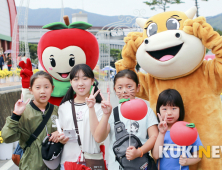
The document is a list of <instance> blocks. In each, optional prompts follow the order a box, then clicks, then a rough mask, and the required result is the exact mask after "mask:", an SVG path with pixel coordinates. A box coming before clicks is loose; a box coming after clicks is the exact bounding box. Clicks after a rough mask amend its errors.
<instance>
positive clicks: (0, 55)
mask: <svg viewBox="0 0 222 170" xmlns="http://www.w3.org/2000/svg"><path fill="white" fill-rule="evenodd" d="M3 66H4V58H3V55H2V54H0V69H1V70H2V67H3Z"/></svg>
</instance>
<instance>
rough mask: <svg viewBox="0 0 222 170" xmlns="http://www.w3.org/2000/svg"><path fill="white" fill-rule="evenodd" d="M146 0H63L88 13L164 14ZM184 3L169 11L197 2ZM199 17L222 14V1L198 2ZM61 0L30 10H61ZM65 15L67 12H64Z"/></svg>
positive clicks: (44, 0)
mask: <svg viewBox="0 0 222 170" xmlns="http://www.w3.org/2000/svg"><path fill="white" fill-rule="evenodd" d="M22 1H23V6H24V4H25V5H26V4H27V1H28V0H15V3H16V6H20V4H21V2H22ZM144 1H146V0H63V6H64V7H69V8H73V9H83V10H85V11H88V12H92V13H97V14H102V15H108V16H116V15H117V16H118V15H133V16H138V13H136V11H140V14H139V16H140V17H151V16H153V15H155V14H158V13H161V12H163V10H162V9H157V10H156V11H153V10H150V7H149V6H148V5H146V4H145V3H143V2H144ZM182 1H183V2H184V3H182V4H179V5H177V4H175V5H170V7H169V8H168V9H167V11H175V10H179V11H183V12H185V11H187V10H188V9H189V8H190V7H192V6H195V0H182ZM198 4H199V7H200V8H199V15H200V16H204V17H208V16H215V15H217V14H220V13H222V0H208V1H207V2H206V1H202V0H198ZM61 7H62V3H61V0H30V4H29V8H32V9H38V8H61ZM64 13H65V11H64Z"/></svg>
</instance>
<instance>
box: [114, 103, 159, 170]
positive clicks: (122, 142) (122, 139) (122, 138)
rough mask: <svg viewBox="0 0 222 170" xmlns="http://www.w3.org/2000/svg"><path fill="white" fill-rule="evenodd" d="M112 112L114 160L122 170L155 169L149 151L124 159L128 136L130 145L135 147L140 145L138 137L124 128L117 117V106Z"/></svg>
mask: <svg viewBox="0 0 222 170" xmlns="http://www.w3.org/2000/svg"><path fill="white" fill-rule="evenodd" d="M113 113H114V120H115V123H114V131H115V137H116V141H115V142H114V144H113V152H114V154H115V156H116V160H117V161H118V162H119V164H120V165H121V166H122V168H123V169H124V170H157V167H156V164H155V162H154V160H153V158H152V157H150V155H149V153H144V154H143V156H142V157H139V158H136V159H134V160H131V161H129V160H127V159H126V150H127V148H128V147H129V136H130V145H131V146H134V147H135V148H136V149H137V148H138V147H141V146H142V143H141V141H140V139H139V138H138V137H137V136H135V135H134V134H129V133H128V132H127V130H126V129H125V125H124V123H123V122H121V121H120V119H119V111H118V106H117V107H115V108H114V109H113Z"/></svg>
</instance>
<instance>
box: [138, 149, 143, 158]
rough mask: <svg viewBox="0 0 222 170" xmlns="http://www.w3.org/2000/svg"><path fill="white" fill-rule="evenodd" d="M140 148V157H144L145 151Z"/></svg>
mask: <svg viewBox="0 0 222 170" xmlns="http://www.w3.org/2000/svg"><path fill="white" fill-rule="evenodd" d="M138 149H139V150H140V151H141V155H140V157H143V151H142V149H141V148H138Z"/></svg>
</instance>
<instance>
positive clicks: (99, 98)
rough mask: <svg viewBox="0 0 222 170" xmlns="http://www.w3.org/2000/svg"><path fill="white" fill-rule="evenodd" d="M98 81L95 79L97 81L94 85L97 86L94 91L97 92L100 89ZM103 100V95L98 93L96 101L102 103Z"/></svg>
mask: <svg viewBox="0 0 222 170" xmlns="http://www.w3.org/2000/svg"><path fill="white" fill-rule="evenodd" d="M98 84H99V83H98V82H97V80H96V79H95V82H94V83H93V86H94V87H95V89H94V93H96V92H97V91H98V90H99V89H98ZM101 101H102V97H101V95H100V93H99V94H97V96H96V103H101Z"/></svg>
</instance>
